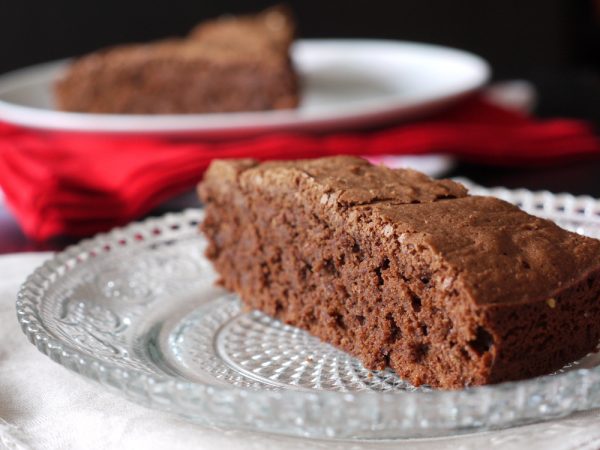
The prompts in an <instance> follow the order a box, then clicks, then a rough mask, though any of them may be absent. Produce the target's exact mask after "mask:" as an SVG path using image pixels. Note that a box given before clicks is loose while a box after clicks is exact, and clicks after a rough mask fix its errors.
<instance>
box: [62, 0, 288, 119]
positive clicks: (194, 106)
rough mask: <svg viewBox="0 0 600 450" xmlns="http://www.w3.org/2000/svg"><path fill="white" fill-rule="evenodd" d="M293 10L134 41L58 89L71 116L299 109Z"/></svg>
mask: <svg viewBox="0 0 600 450" xmlns="http://www.w3.org/2000/svg"><path fill="white" fill-rule="evenodd" d="M294 32H295V26H294V22H293V18H292V16H291V14H290V12H289V11H288V10H287V9H286V8H282V7H274V8H270V9H267V10H265V11H263V12H262V13H259V14H256V15H252V16H241V17H239V18H236V17H227V18H220V19H215V20H213V21H208V22H205V23H203V24H200V25H199V26H198V27H197V28H196V29H195V30H193V32H192V33H191V34H190V36H188V37H187V38H183V39H167V40H162V41H157V42H152V43H147V44H129V45H122V46H117V47H113V48H109V49H104V50H100V51H98V52H95V53H92V54H89V55H86V56H83V57H81V58H79V59H77V60H76V61H75V62H73V63H72V64H71V65H70V66H69V68H68V69H67V71H66V73H65V74H64V75H63V76H62V77H61V78H60V79H59V80H58V81H57V83H56V85H55V103H56V106H57V108H58V109H60V110H64V111H75V112H90V113H115V114H178V113H217V112H235V111H261V110H269V109H285V108H294V107H296V106H297V105H298V102H299V96H298V81H297V77H296V74H295V73H294V70H293V65H292V62H291V59H290V56H289V48H290V45H291V43H292V41H293V36H294Z"/></svg>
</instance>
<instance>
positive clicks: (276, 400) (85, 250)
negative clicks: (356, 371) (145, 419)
mask: <svg viewBox="0 0 600 450" xmlns="http://www.w3.org/2000/svg"><path fill="white" fill-rule="evenodd" d="M461 181H462V182H463V183H465V184H466V185H467V187H468V188H469V190H470V191H472V192H473V193H474V194H475V195H494V196H498V197H500V198H503V196H506V195H508V194H512V195H514V196H515V198H524V197H532V196H533V197H535V198H553V199H557V200H559V201H561V202H571V203H573V205H584V206H581V207H585V209H586V211H591V212H592V213H593V214H594V215H595V216H598V217H597V218H598V219H599V220H600V199H595V198H593V197H591V196H574V195H571V194H566V193H562V194H553V193H550V192H549V191H529V190H526V189H514V190H510V189H506V188H484V187H481V186H478V185H475V184H473V183H471V182H469V181H468V180H461ZM578 207H580V206H578ZM203 215H204V212H203V209H201V208H200V209H197V208H195V209H188V210H185V211H182V212H179V213H168V214H166V215H163V216H160V217H152V218H148V219H146V220H144V221H141V222H134V223H132V224H129V225H127V226H124V227H118V228H115V229H113V230H111V231H109V232H106V233H100V234H98V235H96V236H94V237H92V238H89V239H85V240H83V241H81V242H80V243H78V244H76V245H73V246H70V247H68V248H67V249H66V250H64V251H63V252H60V253H57V254H55V255H54V257H53V258H51V259H50V260H48V261H46V262H45V263H44V264H42V265H41V266H39V267H38V268H36V269H35V270H34V271H33V272H32V273H31V275H29V276H28V277H27V279H26V280H25V282H24V283H23V284H22V285H21V287H20V289H19V292H18V295H17V302H16V310H17V319H18V321H19V324H20V326H21V329H22V331H23V332H24V334H25V335H26V336H27V338H28V339H29V341H30V342H31V343H32V344H33V345H35V346H36V347H37V348H38V350H39V351H40V352H41V353H43V354H45V355H46V356H49V357H50V358H51V359H52V360H54V361H55V362H58V363H59V364H61V365H63V366H65V367H66V368H68V369H70V370H72V371H74V372H77V373H79V374H80V375H83V376H85V377H87V378H91V379H92V380H95V381H97V382H100V383H101V384H102V385H104V386H107V387H108V388H110V389H113V390H115V389H116V390H118V391H121V393H122V394H125V396H126V397H128V398H130V399H132V400H135V401H137V402H138V403H142V404H145V405H147V406H152V407H156V408H158V409H167V410H170V407H169V406H168V405H165V402H164V398H165V396H167V397H169V398H178V396H179V395H181V394H182V392H186V393H194V392H195V393H196V394H197V395H199V396H200V397H201V396H202V395H207V396H212V397H214V396H218V397H225V398H229V399H234V400H232V401H235V402H236V404H237V403H239V404H243V405H250V404H253V403H256V402H259V404H263V403H264V402H267V403H268V402H273V404H292V405H299V404H301V405H304V406H306V407H309V406H312V407H315V406H319V407H323V405H327V404H330V405H331V404H335V405H338V406H339V405H340V404H346V405H357V404H362V403H364V404H366V405H374V407H378V408H379V407H382V408H383V407H384V406H385V405H386V404H387V406H388V407H390V404H393V406H394V407H398V406H399V405H404V406H406V405H409V406H410V405H417V402H419V403H420V402H423V401H428V402H435V403H439V404H440V405H442V404H443V405H449V404H456V403H457V402H464V401H467V402H474V403H477V402H478V401H482V400H483V399H486V400H487V401H488V403H489V400H490V399H496V400H498V399H499V398H504V396H506V395H509V394H512V395H515V394H517V393H519V392H521V393H522V392H528V389H533V387H534V386H535V387H536V388H537V390H541V389H548V390H550V391H551V392H555V390H556V389H560V388H561V387H562V388H564V387H565V386H566V385H569V386H570V385H573V386H577V389H585V388H586V389H588V390H589V389H591V388H590V382H591V381H590V377H593V379H592V385H594V386H595V385H597V386H596V387H598V386H600V366H596V367H593V368H579V369H573V370H570V371H567V372H565V373H560V374H554V375H544V376H540V377H535V378H530V379H526V380H520V381H509V382H504V383H499V384H495V385H486V386H477V387H468V388H465V389H462V390H454V391H452V390H432V391H425V392H423V391H419V392H410V391H403V392H369V391H358V392H337V391H319V392H310V391H308V392H307V391H297V390H276V391H268V390H266V391H256V390H252V389H248V388H243V387H239V386H235V385H227V386H223V385H213V384H208V383H198V382H192V381H182V380H178V379H176V377H174V376H168V375H162V374H161V375H158V374H148V373H146V372H144V371H143V370H140V369H133V368H123V367H121V366H119V365H118V364H114V363H109V362H107V361H103V360H102V359H100V358H95V357H92V356H90V355H88V354H87V353H83V352H81V351H79V350H78V349H77V348H75V347H73V346H71V345H70V344H68V343H64V342H62V341H60V339H59V338H58V337H55V336H53V335H52V333H50V332H48V331H46V330H45V327H44V324H43V320H42V319H41V316H39V317H38V313H39V309H38V310H37V312H36V309H35V307H34V306H33V305H35V303H36V302H37V301H38V300H40V299H41V298H43V297H42V296H43V289H44V288H43V287H40V284H39V283H40V282H41V280H44V279H48V277H49V276H53V274H54V275H56V273H57V272H56V271H57V269H56V267H57V266H59V267H67V268H68V266H69V264H77V261H80V259H79V258H82V254H88V255H89V253H90V251H94V249H98V248H102V246H103V245H105V244H107V243H112V244H114V245H118V243H119V240H120V239H123V238H124V237H125V236H126V235H127V236H129V238H131V236H134V235H135V233H136V231H139V232H141V231H142V230H146V231H148V230H150V229H151V228H152V227H158V226H162V227H164V228H165V229H167V228H168V227H170V226H171V224H175V223H178V224H181V223H182V220H183V221H187V222H190V221H193V220H196V221H198V220H202V218H203ZM38 306H39V305H38ZM594 383H595V384H594ZM577 392H579V391H577ZM592 401H594V400H592ZM595 402H596V403H595V404H594V405H581V404H575V403H574V402H571V404H569V407H567V408H564V410H561V411H560V412H559V413H556V412H546V413H542V412H541V413H540V415H539V416H536V417H532V418H530V420H531V421H543V420H548V419H553V418H557V417H562V416H566V415H569V414H571V413H573V412H576V411H584V410H589V409H592V408H595V407H598V406H600V398H598V399H597V400H595ZM382 404H383V406H382ZM487 407H488V409H490V408H491V406H490V405H489V404H488V405H487ZM490 411H491V409H490ZM540 411H541V410H540ZM191 418H192V419H193V420H195V419H194V417H191ZM203 420H205V419H203ZM522 423H523V419H521V420H520V421H519V422H518V423H512V422H510V421H505V422H501V423H499V424H498V426H497V428H505V427H507V426H514V425H519V424H522ZM417 426H418V424H417ZM239 427H240V428H252V426H243V425H242V426H239ZM495 428H496V427H494V426H493V425H492V426H487V427H485V428H481V429H486V430H487V429H495ZM479 429H480V428H475V429H472V428H467V429H466V431H475V430H479ZM431 430H434V431H435V430H437V431H438V432H442V434H441V435H448V433H451V434H453V433H456V432H460V431H459V430H460V429H458V428H455V427H444V426H439V427H435V426H434V427H432V426H430V425H429V426H428V427H426V428H425V431H426V432H427V433H428V434H427V435H428V436H432V435H431V434H429V433H430V432H431ZM268 431H271V432H276V433H277V432H278V431H277V430H268ZM400 431H401V430H400ZM404 431H406V430H404ZM417 431H418V430H417ZM463 432H465V431H463ZM281 433H282V434H297V435H301V434H302V432H300V431H298V432H296V433H291V432H290V431H289V430H285V431H282V432H281ZM410 436H413V437H414V434H411V435H410ZM316 437H322V438H332V437H338V436H336V435H328V434H327V433H326V432H323V433H321V434H318V435H317V436H316ZM342 437H343V436H342ZM345 437H348V436H345ZM405 437H409V436H405Z"/></svg>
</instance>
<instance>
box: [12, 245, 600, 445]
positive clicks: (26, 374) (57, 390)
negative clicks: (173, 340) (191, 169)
mask: <svg viewBox="0 0 600 450" xmlns="http://www.w3.org/2000/svg"><path fill="white" fill-rule="evenodd" d="M48 256H49V255H48V254H23V255H9V256H3V257H0V449H19V450H21V449H115V448H126V449H155V448H156V449H162V448H164V449H173V450H176V449H184V448H193V449H220V450H230V449H231V450H236V449H244V450H248V449H257V450H258V449H261V450H262V449H283V450H285V449H289V450H296V449H306V448H315V449H334V450H337V449H363V448H364V449H381V450H383V449H386V450H387V449H404V448H411V449H417V450H419V449H421V450H426V449H435V450H441V449H453V450H454V449H471V448H473V449H486V450H489V449H494V448H502V449H527V450H533V449H544V450H546V449H557V450H561V449H568V450H574V449H577V450H588V449H589V450H592V449H594V450H596V449H599V448H600V411H593V412H588V413H582V414H578V415H576V416H572V417H570V418H567V419H562V420H558V421H553V422H550V423H542V424H536V425H529V426H526V427H519V428H515V429H512V430H503V431H498V432H491V433H480V434H473V435H468V436H460V437H453V438H440V439H427V440H409V441H398V442H381V443H368V444H366V443H348V442H344V443H340V442H338V443H332V442H326V441H311V440H306V439H295V438H286V437H278V436H270V435H266V434H260V433H250V432H241V431H235V430H218V429H213V428H205V427H201V426H199V425H196V424H193V423H188V422H186V421H184V420H181V419H179V418H177V417H175V416H172V415H168V414H165V413H161V412H157V411H153V410H150V409H147V408H144V407H142V406H138V405H136V404H134V403H131V402H129V401H127V400H124V399H122V398H120V397H118V396H116V395H114V394H111V393H108V392H105V391H104V389H103V388H102V387H100V386H98V385H96V384H93V383H92V382H90V381H87V380H85V379H83V378H82V377H80V376H78V375H76V374H74V373H71V372H69V371H67V370H66V369H64V368H62V367H61V366H59V365H58V364H56V363H54V362H52V361H51V360H50V359H49V358H47V357H46V356H44V355H42V354H41V353H39V352H38V351H37V349H36V348H35V347H33V346H32V345H31V344H29V342H28V341H27V340H26V338H25V337H24V335H23V334H22V332H21V330H20V329H19V326H18V324H17V320H16V318H15V307H14V304H15V296H16V293H17V289H18V287H19V284H20V283H21V282H22V281H23V280H24V279H25V277H26V276H27V275H28V274H29V273H30V272H31V271H32V270H33V269H34V268H35V267H36V266H38V265H39V264H40V263H41V262H42V261H43V260H44V259H45V258H47V257H48Z"/></svg>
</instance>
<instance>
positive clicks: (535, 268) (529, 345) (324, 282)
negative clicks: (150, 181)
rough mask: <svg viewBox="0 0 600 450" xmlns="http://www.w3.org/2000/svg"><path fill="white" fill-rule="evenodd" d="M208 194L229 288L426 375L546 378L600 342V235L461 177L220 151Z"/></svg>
mask: <svg viewBox="0 0 600 450" xmlns="http://www.w3.org/2000/svg"><path fill="white" fill-rule="evenodd" d="M199 193H200V198H201V199H202V201H203V202H204V203H205V205H206V219H205V221H204V223H203V224H202V230H203V231H204V233H205V234H206V236H207V238H208V240H209V247H208V251H207V256H208V257H209V258H210V259H211V260H212V261H213V263H214V265H215V267H216V269H217V271H218V272H219V274H220V276H221V282H222V284H223V285H224V286H225V287H226V288H228V289H230V290H232V291H235V292H237V293H238V294H239V295H240V297H241V298H242V300H243V302H244V303H245V304H247V305H248V306H250V307H252V308H256V309H259V310H261V311H263V312H265V313H267V314H269V315H271V316H273V317H276V318H278V319H280V320H282V321H284V322H286V323H288V324H291V325H295V326H298V327H301V328H304V329H306V330H308V331H309V332H310V333H312V334H313V335H315V336H317V337H319V338H321V339H322V340H324V341H325V342H329V343H331V344H333V345H335V346H337V347H339V348H341V349H343V350H345V351H348V352H349V353H351V354H353V355H355V356H357V357H358V358H359V359H360V360H361V361H362V362H363V363H364V364H365V366H367V367H368V368H371V369H383V368H384V367H386V366H389V367H391V368H392V369H394V370H395V371H396V373H398V375H399V376H401V377H402V378H405V379H407V380H409V381H410V382H411V383H413V384H414V385H421V384H429V385H431V386H434V387H441V388H460V387H463V386H470V385H481V384H487V383H497V382H500V381H505V380H516V379H521V378H525V377H532V376H536V375H541V374H546V373H549V372H552V371H554V370H557V369H559V368H561V367H562V366H563V365H565V364H566V363H568V362H570V361H573V360H576V359H578V358H580V357H582V356H584V355H586V354H587V353H589V352H591V351H594V350H595V349H596V346H597V344H598V341H599V340H600V241H597V240H595V239H591V238H587V237H584V236H580V235H578V234H575V233H571V232H568V231H565V230H563V229H562V228H559V227H558V226H556V225H555V224H554V223H552V222H550V221H548V220H543V219H540V218H537V217H534V216H531V215H529V214H526V213H525V212H523V211H521V210H520V209H519V208H517V207H515V206H513V205H511V204H509V203H506V202H504V201H502V200H499V199H496V198H491V197H477V196H469V195H467V193H466V191H465V189H464V188H463V187H462V186H461V185H460V184H457V183H454V182H452V181H449V180H442V181H434V180H431V179H430V178H428V177H426V176H425V175H422V174H420V173H417V172H414V171H411V170H391V169H387V168H384V167H377V166H372V165H370V164H369V163H367V162H366V161H364V160H362V159H358V158H350V157H337V158H324V159H317V160H307V161H295V162H270V163H265V164H258V163H257V162H255V161H252V160H238V161H215V162H214V163H213V164H212V165H211V167H210V169H209V170H208V172H207V173H206V175H205V178H204V181H203V182H202V184H201V185H200V187H199Z"/></svg>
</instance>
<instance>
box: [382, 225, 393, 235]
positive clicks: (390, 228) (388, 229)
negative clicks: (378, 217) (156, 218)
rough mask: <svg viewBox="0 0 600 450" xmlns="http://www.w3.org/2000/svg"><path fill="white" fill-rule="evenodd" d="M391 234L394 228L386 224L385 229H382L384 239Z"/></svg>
mask: <svg viewBox="0 0 600 450" xmlns="http://www.w3.org/2000/svg"><path fill="white" fill-rule="evenodd" d="M393 232H394V227H392V226H391V225H390V224H387V225H386V226H385V227H383V235H384V236H385V237H390V236H391V235H392V233H393Z"/></svg>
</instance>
